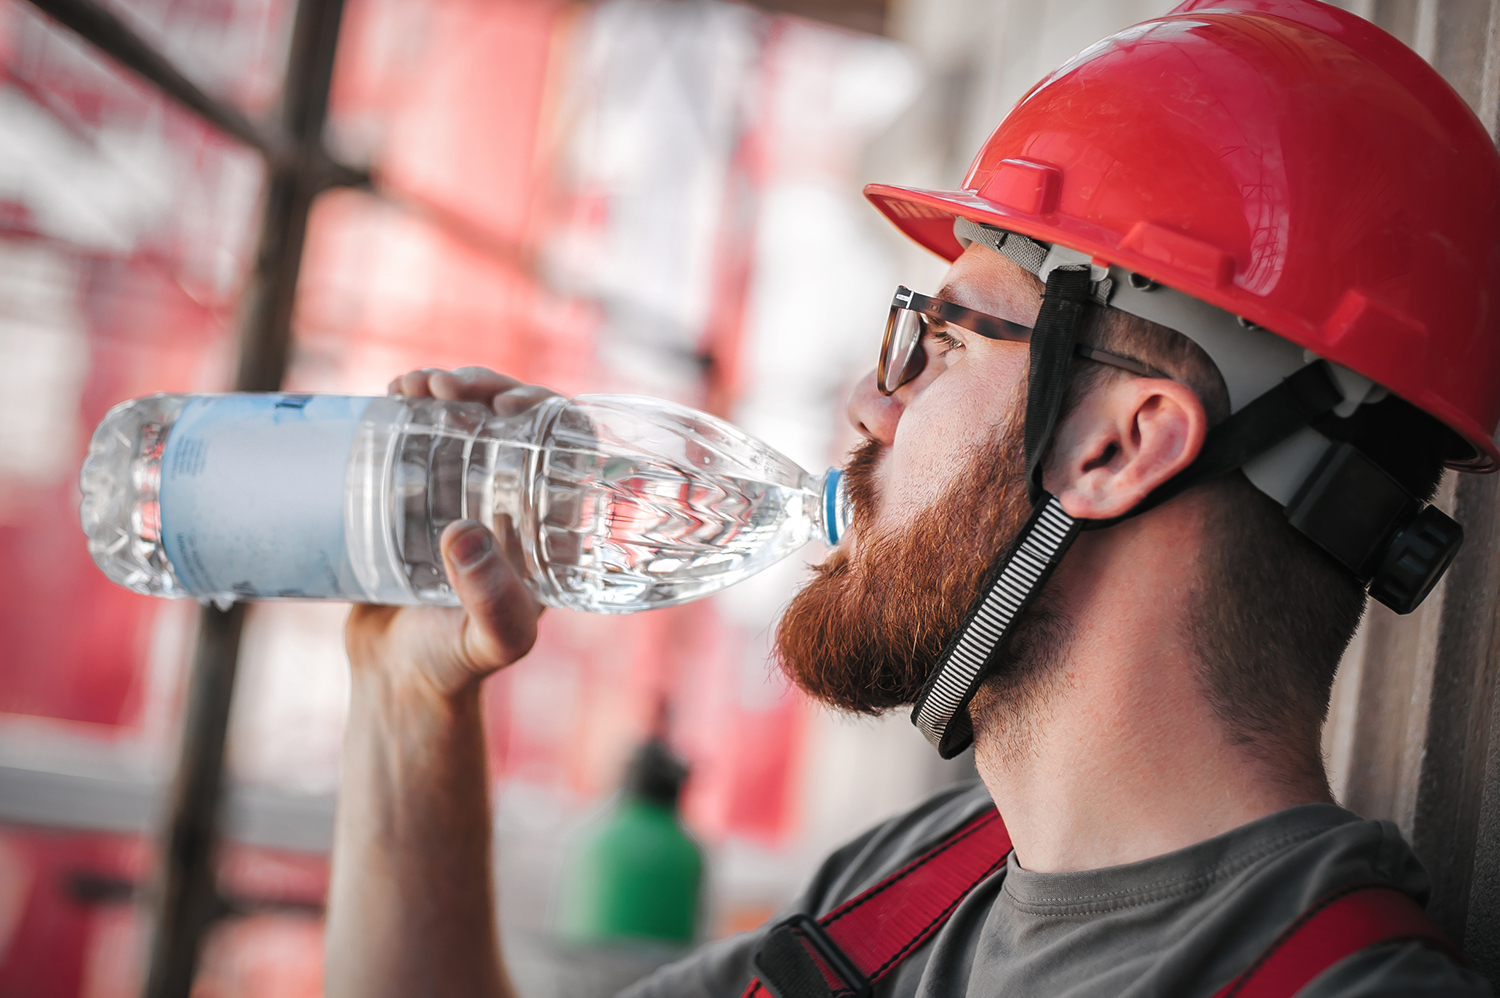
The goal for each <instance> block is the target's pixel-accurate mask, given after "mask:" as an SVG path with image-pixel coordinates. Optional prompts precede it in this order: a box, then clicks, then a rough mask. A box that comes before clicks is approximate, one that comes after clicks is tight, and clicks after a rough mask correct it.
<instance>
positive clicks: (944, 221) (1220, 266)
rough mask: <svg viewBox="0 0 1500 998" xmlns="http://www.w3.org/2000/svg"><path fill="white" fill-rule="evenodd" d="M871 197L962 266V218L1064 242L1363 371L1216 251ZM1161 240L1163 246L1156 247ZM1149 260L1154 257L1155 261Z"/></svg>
mask: <svg viewBox="0 0 1500 998" xmlns="http://www.w3.org/2000/svg"><path fill="white" fill-rule="evenodd" d="M864 195H865V197H866V198H867V199H869V201H870V203H871V204H873V205H874V206H875V207H876V208H877V209H878V210H879V211H880V213H881V214H883V215H885V217H886V218H888V219H889V220H890V221H891V222H892V223H893V224H894V225H895V226H896V227H897V228H898V229H900V230H901V231H902V232H903V233H905V234H906V235H907V236H908V237H910V238H911V239H912V240H914V241H915V242H917V243H918V244H919V245H921V246H924V247H926V248H927V249H929V250H931V251H932V252H934V253H936V254H937V255H938V256H940V257H942V258H943V259H945V260H948V261H952V260H956V259H957V258H958V257H959V255H960V254H962V253H963V246H962V245H961V244H960V243H959V241H958V239H957V238H956V237H955V236H954V234H953V220H954V218H960V217H961V218H967V219H968V220H970V221H971V222H978V223H981V224H987V225H994V226H998V227H1000V228H1003V229H1006V230H1007V231H1010V232H1019V233H1021V234H1022V235H1025V236H1030V237H1031V238H1033V239H1037V240H1040V241H1041V242H1044V243H1057V244H1061V245H1063V246H1066V247H1068V248H1069V249H1073V250H1077V251H1079V252H1082V253H1087V254H1089V255H1090V256H1091V257H1093V258H1094V259H1095V260H1096V261H1097V262H1099V263H1103V264H1114V265H1117V266H1120V267H1124V268H1125V269H1126V270H1129V271H1132V272H1134V273H1138V274H1141V275H1142V276H1144V277H1148V278H1150V279H1151V280H1153V281H1156V282H1158V283H1160V284H1163V285H1165V286H1167V287H1170V288H1175V289H1176V290H1178V291H1181V292H1183V293H1184V294H1189V295H1192V296H1193V297H1195V298H1198V299H1200V300H1202V301H1205V302H1207V303H1209V304H1210V305H1213V306H1215V307H1216V308H1221V309H1223V310H1225V311H1226V312H1230V313H1232V314H1234V315H1237V316H1240V317H1242V318H1244V319H1245V320H1247V321H1249V322H1253V323H1255V324H1256V325H1258V326H1261V327H1262V328H1265V329H1268V330H1270V331H1271V332H1273V333H1275V334H1276V335H1278V336H1282V337H1284V338H1286V339H1288V340H1291V341H1292V342H1293V343H1296V344H1298V345H1299V346H1302V347H1304V348H1305V349H1309V350H1313V351H1314V352H1316V353H1317V354H1318V355H1319V356H1322V357H1323V358H1324V359H1326V360H1331V361H1333V362H1335V363H1339V364H1343V365H1345V366H1347V367H1349V368H1350V369H1351V370H1356V371H1357V370H1359V369H1360V367H1361V366H1362V365H1361V364H1360V359H1359V357H1358V356H1348V357H1345V356H1341V355H1340V352H1339V350H1338V349H1337V347H1336V346H1333V347H1330V344H1329V343H1328V337H1327V336H1326V335H1324V334H1323V333H1322V332H1321V331H1320V330H1318V329H1315V328H1311V327H1309V328H1301V327H1300V325H1299V324H1296V323H1293V322H1292V321H1291V320H1290V319H1289V317H1288V316H1287V315H1286V314H1285V313H1282V312H1278V311H1277V310H1275V309H1272V308H1269V307H1267V306H1266V304H1265V303H1264V302H1262V301H1261V300H1260V299H1259V298H1258V296H1256V295H1253V294H1251V293H1249V292H1247V291H1245V290H1243V289H1242V288H1240V287H1238V286H1237V285H1236V284H1235V283H1234V282H1233V281H1232V280H1231V279H1230V271H1229V268H1228V265H1227V261H1221V260H1220V259H1219V254H1217V253H1216V251H1214V250H1213V249H1212V248H1211V247H1207V246H1203V245H1202V244H1196V243H1194V242H1193V241H1192V240H1190V239H1187V238H1184V237H1180V236H1176V235H1175V234H1173V233H1170V232H1153V231H1149V230H1147V231H1143V232H1141V233H1140V234H1139V238H1137V239H1136V240H1135V243H1136V245H1138V246H1140V247H1142V248H1143V249H1145V250H1146V252H1142V251H1141V249H1132V248H1131V245H1130V244H1131V243H1132V239H1131V236H1133V235H1137V233H1135V232H1132V233H1131V234H1128V235H1127V236H1126V238H1125V239H1124V240H1117V239H1116V234H1115V233H1113V232H1107V231H1103V230H1101V231H1098V232H1091V231H1088V229H1089V228H1090V227H1089V226H1088V225H1087V223H1085V222H1082V221H1081V220H1079V219H1073V218H1069V217H1067V216H1065V215H1061V214H1056V213H1054V214H1053V215H1052V216H1051V217H1049V216H1046V215H1032V214H1028V213H1024V212H1019V211H1016V210H1014V209H1012V208H1010V207H1008V206H1006V205H1001V204H998V203H996V202H993V201H990V200H988V199H986V198H983V197H981V196H980V195H979V194H977V193H976V192H974V191H967V190H959V191H932V190H924V189H922V188H916V187H899V186H895V185H891V184H868V185H866V186H865V188H864ZM1153 239H1154V240H1155V241H1154V243H1153ZM1148 253H1149V254H1150V255H1148ZM1386 387H1387V388H1390V389H1391V390H1392V391H1394V392H1395V394H1397V395H1400V396H1401V397H1402V398H1404V399H1406V401H1407V402H1409V403H1411V404H1412V405H1414V406H1416V407H1417V408H1419V409H1421V410H1423V411H1425V412H1427V413H1429V414H1430V415H1432V416H1433V417H1435V418H1437V419H1439V420H1441V421H1442V422H1443V423H1445V424H1447V426H1448V427H1449V428H1450V429H1452V430H1453V431H1454V432H1455V433H1457V434H1459V435H1460V436H1461V437H1462V438H1463V439H1464V440H1465V441H1466V442H1467V443H1468V444H1469V445H1470V447H1472V448H1473V451H1472V453H1470V454H1468V455H1460V456H1458V457H1455V458H1453V459H1450V460H1449V461H1448V462H1447V465H1448V467H1450V468H1454V469H1456V470H1459V471H1468V472H1493V471H1495V470H1497V469H1500V447H1496V445H1495V441H1494V440H1493V439H1492V438H1491V437H1490V435H1489V434H1488V433H1487V432H1485V429H1484V428H1483V427H1482V426H1480V425H1479V424H1478V422H1476V421H1475V420H1474V419H1473V418H1472V417H1471V416H1469V415H1468V414H1467V413H1465V412H1463V411H1462V410H1460V409H1459V408H1458V407H1457V406H1454V405H1452V404H1451V403H1449V402H1448V401H1447V400H1446V399H1444V398H1442V397H1440V396H1438V395H1436V394H1432V395H1429V396H1427V397H1424V398H1410V397H1408V396H1407V395H1405V394H1404V393H1402V392H1400V391H1399V390H1397V389H1395V388H1393V387H1392V386H1390V385H1387V386H1386Z"/></svg>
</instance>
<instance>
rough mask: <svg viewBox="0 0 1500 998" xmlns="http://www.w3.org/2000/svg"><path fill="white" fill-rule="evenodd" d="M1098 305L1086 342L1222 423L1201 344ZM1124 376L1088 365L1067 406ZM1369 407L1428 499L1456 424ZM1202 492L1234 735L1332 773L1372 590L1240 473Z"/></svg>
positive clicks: (1209, 592) (1207, 645) (1203, 623)
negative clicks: (1347, 656) (1334, 735)
mask: <svg viewBox="0 0 1500 998" xmlns="http://www.w3.org/2000/svg"><path fill="white" fill-rule="evenodd" d="M1091 311H1092V314H1091V315H1090V317H1089V318H1088V320H1087V321H1086V324H1085V327H1084V330H1083V332H1082V335H1081V339H1082V340H1083V341H1084V342H1085V343H1087V344H1088V345H1090V346H1093V347H1097V348H1099V349H1102V350H1108V351H1110V352H1111V353H1117V354H1121V355H1123V356H1126V357H1131V358H1134V359H1136V360H1140V361H1143V362H1145V363H1146V364H1149V365H1150V366H1152V367H1155V368H1157V369H1158V370H1161V371H1163V372H1165V373H1166V374H1169V375H1170V376H1171V377H1172V378H1173V379H1174V380H1177V381H1180V382H1182V383H1183V384H1185V385H1187V386H1188V387H1190V388H1192V389H1193V391H1194V392H1195V393H1196V394H1197V395H1198V398H1199V399H1200V401H1201V402H1202V403H1203V408H1204V411H1205V413H1206V414H1207V416H1208V419H1209V423H1210V425H1215V424H1217V423H1219V422H1222V421H1223V420H1224V419H1226V418H1227V417H1228V416H1229V392H1228V389H1227V388H1226V387H1225V384H1224V379H1223V377H1222V376H1221V375H1220V373H1219V370H1218V368H1217V367H1216V366H1215V365H1214V363H1213V361H1212V360H1210V359H1209V357H1208V354H1206V353H1205V352H1204V351H1203V349H1202V348H1201V347H1199V346H1198V345H1197V344H1196V343H1194V342H1193V341H1192V340H1190V339H1188V338H1187V337H1186V336H1184V335H1183V334H1181V333H1179V332H1177V331H1175V330H1173V329H1169V328H1167V327H1166V326H1162V325H1159V324H1157V323H1154V322H1151V321H1148V320H1146V319H1142V318H1140V317H1138V316H1135V315H1131V314H1129V313H1127V312H1123V311H1120V310H1119V309H1116V308H1112V307H1108V306H1095V307H1094V308H1093V309H1092V310H1091ZM1124 376H1125V375H1124V374H1123V372H1119V371H1118V369H1116V368H1111V367H1106V366H1104V365H1102V364H1083V365H1080V366H1079V373H1078V375H1077V376H1075V378H1074V380H1073V383H1072V385H1071V386H1070V394H1069V399H1068V407H1069V408H1070V409H1071V407H1072V406H1073V405H1074V404H1076V402H1077V401H1078V400H1079V399H1081V398H1082V397H1083V396H1084V395H1085V394H1087V393H1088V392H1090V391H1092V390H1093V389H1094V388H1095V387H1097V386H1099V385H1101V384H1103V383H1105V382H1106V381H1107V380H1109V379H1113V378H1116V377H1124ZM1360 413H1361V415H1360V416H1359V417H1358V420H1359V422H1360V423H1361V426H1359V427H1357V428H1356V429H1357V430H1358V431H1360V432H1359V433H1358V436H1359V439H1357V440H1356V441H1355V443H1356V445H1357V446H1359V447H1360V448H1361V450H1364V451H1365V452H1366V453H1367V454H1369V456H1370V457H1371V458H1372V459H1374V460H1376V461H1377V463H1380V464H1381V465H1382V466H1384V467H1385V468H1386V470H1387V471H1389V472H1391V474H1392V475H1393V476H1394V477H1396V478H1397V480H1398V481H1401V482H1402V484H1403V485H1405V486H1406V487H1407V488H1408V489H1409V490H1410V491H1411V492H1412V493H1413V494H1414V495H1417V496H1419V497H1421V498H1423V499H1430V498H1431V497H1432V495H1433V493H1434V492H1435V491H1436V489H1437V485H1438V482H1439V480H1440V478H1441V476H1442V471H1443V460H1444V457H1445V456H1446V455H1447V453H1448V451H1449V439H1450V437H1451V434H1450V431H1447V430H1446V428H1444V427H1443V426H1442V425H1441V424H1440V423H1438V422H1437V421H1436V420H1434V419H1432V418H1431V417H1429V416H1426V415H1425V414H1423V413H1421V412H1420V411H1419V410H1417V409H1415V408H1414V407H1412V406H1410V405H1409V404H1407V403H1405V402H1402V401H1400V400H1399V399H1395V398H1394V397H1391V398H1389V399H1387V400H1386V401H1385V402H1382V403H1378V404H1376V405H1370V406H1362V407H1361V409H1360ZM1350 422H1351V423H1353V422H1355V420H1350ZM1192 493H1197V494H1198V495H1200V496H1201V497H1203V498H1204V499H1206V500H1207V501H1206V503H1205V510H1206V514H1205V519H1204V531H1205V541H1204V543H1203V545H1202V547H1201V548H1200V550H1199V556H1198V564H1197V565H1196V569H1197V572H1196V578H1195V580H1194V584H1193V592H1192V606H1191V609H1190V611H1189V612H1190V625H1189V626H1190V628H1191V640H1192V642H1193V646H1194V649H1195V651H1196V652H1197V654H1198V658H1199V662H1200V663H1201V667H1202V675H1201V680H1202V683H1203V689H1204V692H1205V695H1206V697H1207V699H1208V701H1209V703H1210V705H1211V706H1212V709H1213V711H1214V713H1215V714H1216V715H1217V717H1218V718H1219V720H1220V722H1221V723H1222V724H1223V725H1224V727H1225V729H1226V730H1227V731H1228V733H1229V735H1230V737H1231V738H1232V739H1233V740H1234V741H1235V742H1236V743H1238V744H1240V745H1242V746H1244V747H1245V748H1246V749H1247V750H1249V751H1251V752H1253V753H1256V754H1260V755H1274V756H1275V757H1276V758H1278V760H1280V761H1281V762H1282V763H1283V765H1288V764H1289V765H1290V766H1292V767H1293V768H1294V771H1300V772H1298V773H1297V775H1299V776H1306V777H1309V778H1312V779H1315V780H1317V781H1318V782H1323V781H1324V780H1325V777H1324V775H1323V765H1322V760H1321V756H1320V753H1319V740H1320V739H1319V735H1320V732H1321V729H1322V724H1323V720H1324V718H1325V716H1326V715H1327V712H1328V702H1329V694H1330V690H1331V688H1332V686H1333V678H1334V674H1335V672H1336V671H1337V669H1338V663H1339V659H1340V658H1341V657H1342V656H1343V652H1344V649H1345V647H1346V646H1347V645H1348V643H1349V639H1350V638H1351V637H1352V636H1353V634H1354V631H1355V629H1356V628H1357V627H1358V626H1359V621H1360V618H1361V616H1362V615H1363V613H1364V608H1365V590H1364V586H1363V584H1361V582H1360V581H1359V580H1357V579H1356V578H1355V577H1354V575H1353V573H1351V572H1350V571H1349V570H1348V569H1346V568H1345V567H1344V566H1343V565H1341V564H1339V563H1338V562H1336V561H1335V560H1334V559H1333V558H1332V557H1331V556H1329V555H1328V554H1327V553H1326V552H1324V551H1323V550H1322V548H1320V547H1318V545H1317V544H1315V543H1313V542H1312V541H1311V540H1309V539H1308V538H1307V537H1306V536H1304V535H1303V534H1301V533H1300V532H1299V531H1297V530H1296V529H1294V528H1293V527H1292V526H1291V524H1289V523H1288V522H1287V519H1286V516H1285V514H1284V513H1283V511H1282V509H1281V507H1280V505H1279V504H1278V503H1277V502H1276V501H1275V500H1273V499H1271V498H1270V497H1269V496H1267V495H1265V494H1264V493H1263V492H1261V491H1260V490H1259V489H1257V488H1256V487H1255V486H1254V485H1252V484H1251V483H1250V481H1249V479H1248V478H1246V477H1245V475H1244V474H1243V473H1242V472H1240V471H1235V472H1233V473H1231V474H1229V475H1226V476H1224V477H1222V478H1219V479H1217V480H1215V481H1212V482H1207V483H1204V484H1202V485H1199V486H1197V487H1195V488H1194V489H1191V490H1189V493H1188V494H1192Z"/></svg>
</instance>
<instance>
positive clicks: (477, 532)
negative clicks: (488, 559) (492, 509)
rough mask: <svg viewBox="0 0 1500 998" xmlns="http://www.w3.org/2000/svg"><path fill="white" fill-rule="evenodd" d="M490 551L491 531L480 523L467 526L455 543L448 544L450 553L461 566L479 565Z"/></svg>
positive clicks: (454, 540)
mask: <svg viewBox="0 0 1500 998" xmlns="http://www.w3.org/2000/svg"><path fill="white" fill-rule="evenodd" d="M489 553H490V532H489V531H488V530H486V529H484V527H482V526H480V525H479V524H477V523H476V524H474V525H473V526H472V527H465V528H464V529H463V530H462V531H461V532H460V533H459V535H458V536H457V537H455V538H453V543H452V544H450V545H448V555H449V557H451V558H452V559H453V563H454V564H455V565H457V566H458V567H460V568H468V567H470V566H471V565H477V564H478V563H479V562H481V561H483V560H484V556H485V555H487V554H489Z"/></svg>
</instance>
